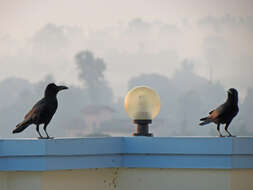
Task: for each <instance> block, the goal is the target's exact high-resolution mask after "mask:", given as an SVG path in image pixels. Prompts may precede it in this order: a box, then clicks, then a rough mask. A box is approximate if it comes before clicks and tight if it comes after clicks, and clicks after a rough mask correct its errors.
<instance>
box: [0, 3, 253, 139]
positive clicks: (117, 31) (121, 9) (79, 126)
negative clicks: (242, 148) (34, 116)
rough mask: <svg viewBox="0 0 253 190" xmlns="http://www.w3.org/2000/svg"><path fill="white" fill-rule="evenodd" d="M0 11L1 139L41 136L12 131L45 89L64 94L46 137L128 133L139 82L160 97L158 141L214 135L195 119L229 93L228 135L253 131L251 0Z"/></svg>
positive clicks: (10, 7) (35, 5) (212, 127)
mask: <svg viewBox="0 0 253 190" xmlns="http://www.w3.org/2000/svg"><path fill="white" fill-rule="evenodd" d="M87 4H89V6H87ZM172 4H173V6H171V5H172ZM196 4H197V5H198V6H196ZM1 5H3V6H1V7H0V16H1V17H0V28H1V31H0V112H1V117H0V126H1V130H0V137H4V138H16V137H17V138H18V137H36V136H37V134H36V131H35V129H34V126H31V127H29V128H27V129H26V130H25V131H24V132H23V133H21V134H15V135H13V134H11V131H12V130H13V128H14V127H15V126H16V124H17V123H19V122H20V121H21V120H22V119H23V117H24V115H25V114H26V113H27V111H29V109H30V108H31V107H32V106H33V105H34V104H35V103H36V101H38V100H39V99H40V98H42V96H43V94H44V89H45V87H46V86H47V84H48V83H50V82H55V83H56V84H59V85H62V84H64V85H67V86H68V87H69V90H66V91H63V92H60V93H59V94H58V100H59V107H58V110H57V112H56V114H55V116H54V118H53V119H52V121H51V123H50V124H49V127H48V132H49V134H50V135H52V136H56V137H69V136H71V137H83V136H122V135H123V136H129V135H131V134H132V133H133V132H134V131H135V125H134V124H133V122H132V121H131V120H130V119H129V118H128V117H127V115H126V113H125V111H124V107H123V102H124V96H125V94H126V93H127V91H128V90H129V89H131V88H133V87H135V86H136V85H148V86H150V87H152V88H153V89H155V90H156V91H157V93H158V94H159V95H160V97H161V112H160V113H159V115H158V116H157V118H155V119H154V120H153V123H152V125H151V127H150V130H151V132H153V133H154V135H155V136H171V135H173V136H196V135H197V136H199V135H201V136H202V135H203V136H208V135H212V136H213V135H217V133H216V127H215V125H214V124H210V125H208V126H204V127H200V126H198V123H199V118H201V117H204V116H206V114H207V113H208V112H209V111H211V110H212V109H214V108H215V107H216V106H218V105H220V104H221V103H223V102H224V101H225V99H226V91H227V90H228V89H229V88H231V87H233V88H236V89H238V91H239V99H240V101H239V107H240V112H239V114H238V116H236V118H235V119H234V120H233V122H232V123H231V126H230V130H231V132H232V134H233V133H234V134H235V135H246V136H248V135H252V134H253V128H252V127H251V121H252V119H251V118H252V117H251V113H252V111H253V110H252V106H253V83H252V80H253V77H252V76H253V75H252V69H253V65H252V60H253V56H252V48H253V45H252V44H253V38H252V36H253V35H252V33H253V19H252V18H253V14H252V13H253V11H252V7H253V6H252V2H251V1H244V2H239V1H230V2H229V3H228V2H227V1H226V0H222V1H210V2H202V1H197V3H196V1H190V2H189V1H187V2H186V1H182V2H180V3H179V2H177V1H166V2H164V1H153V0H150V1H146V2H145V4H144V3H143V2H142V1H127V2H118V1H114V0H112V1H109V2H107V3H104V4H102V5H103V6H101V2H98V1H96V0H94V1H88V3H87V1H85V2H84V1H79V0H78V1H76V3H72V2H70V1H67V0H63V1H62V2H61V6H59V4H58V3H56V2H47V3H45V2H36V3H35V2H30V4H29V5H30V6H27V5H28V3H24V2H23V3H20V4H15V3H11V2H7V1H3V3H2V4H1ZM35 12H36V13H37V14H34V13H35ZM66 12H68V13H69V14H66ZM97 13H99V14H97ZM115 15H117V16H115Z"/></svg>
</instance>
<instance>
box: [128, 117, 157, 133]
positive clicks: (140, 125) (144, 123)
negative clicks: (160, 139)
mask: <svg viewBox="0 0 253 190" xmlns="http://www.w3.org/2000/svg"><path fill="white" fill-rule="evenodd" d="M134 123H135V124H137V127H136V131H137V133H133V136H146V137H153V134H152V133H149V132H148V124H150V123H152V120H148V119H147V120H139V119H138V120H134Z"/></svg>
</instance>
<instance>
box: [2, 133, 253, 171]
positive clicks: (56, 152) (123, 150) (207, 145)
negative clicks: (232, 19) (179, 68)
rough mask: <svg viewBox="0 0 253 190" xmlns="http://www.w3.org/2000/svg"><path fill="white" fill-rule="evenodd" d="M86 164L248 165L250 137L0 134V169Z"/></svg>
mask: <svg viewBox="0 0 253 190" xmlns="http://www.w3.org/2000/svg"><path fill="white" fill-rule="evenodd" d="M88 168H215V169H239V168H253V138H252V137H236V138H217V137H109V138H108V137H106V138H66V139H53V140H44V139H43V140H37V139H13V140H12V139H6V140H0V171H48V170H68V169H88Z"/></svg>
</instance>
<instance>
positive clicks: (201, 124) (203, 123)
mask: <svg viewBox="0 0 253 190" xmlns="http://www.w3.org/2000/svg"><path fill="white" fill-rule="evenodd" d="M200 121H203V122H201V123H199V125H200V126H203V125H206V124H208V123H211V122H212V120H211V119H210V118H208V117H205V118H202V119H200Z"/></svg>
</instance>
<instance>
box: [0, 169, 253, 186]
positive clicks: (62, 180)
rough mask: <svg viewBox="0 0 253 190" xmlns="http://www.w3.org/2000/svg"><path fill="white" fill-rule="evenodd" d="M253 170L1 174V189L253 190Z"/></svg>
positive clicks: (106, 170)
mask: <svg viewBox="0 0 253 190" xmlns="http://www.w3.org/2000/svg"><path fill="white" fill-rule="evenodd" d="M252 176H253V169H240V170H223V169H156V168H154V169H148V168H143V169H140V168H135V169H130V168H129V169H127V168H114V169H113V168H111V169H86V170H62V171H46V172H0V190H65V189H66V190H132V189H133V190H134V189H136V190H148V189H150V190H162V189H166V190H168V189H172V190H177V189H178V190H239V189H240V190H252V189H253V180H252V179H253V178H252Z"/></svg>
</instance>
